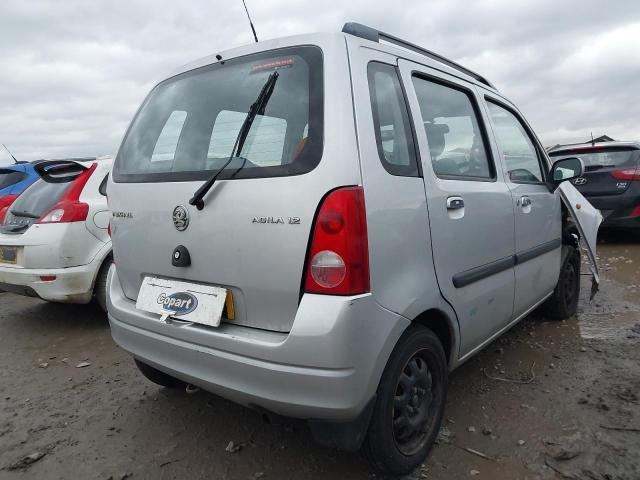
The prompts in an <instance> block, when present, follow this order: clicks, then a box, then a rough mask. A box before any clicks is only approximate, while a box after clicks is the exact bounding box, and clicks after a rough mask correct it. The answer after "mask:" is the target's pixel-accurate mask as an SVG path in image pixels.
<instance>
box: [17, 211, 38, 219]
mask: <svg viewBox="0 0 640 480" xmlns="http://www.w3.org/2000/svg"><path fill="white" fill-rule="evenodd" d="M11 215H13V216H14V217H25V218H40V215H36V214H35V213H31V212H14V211H13V210H11Z"/></svg>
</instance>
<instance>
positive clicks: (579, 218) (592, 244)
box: [558, 182, 602, 284]
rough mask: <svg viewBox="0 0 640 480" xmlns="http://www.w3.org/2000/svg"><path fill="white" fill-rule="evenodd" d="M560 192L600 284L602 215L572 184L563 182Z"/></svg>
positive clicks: (595, 277) (592, 270) (596, 280)
mask: <svg viewBox="0 0 640 480" xmlns="http://www.w3.org/2000/svg"><path fill="white" fill-rule="evenodd" d="M558 191H559V192H560V195H561V196H562V200H563V202H564V204H565V205H566V206H567V209H568V210H569V213H570V214H571V217H572V218H573V219H574V221H575V223H576V226H577V228H578V231H579V232H580V239H581V241H582V243H583V245H584V247H585V249H586V250H587V255H588V257H589V266H590V268H591V272H592V273H593V277H594V280H595V282H596V283H597V284H599V283H600V273H599V271H598V262H597V257H596V244H597V241H598V229H599V228H600V224H601V223H602V214H601V213H600V211H599V210H598V209H596V208H595V207H594V206H593V205H591V203H589V201H588V200H587V199H586V198H585V197H584V196H583V195H582V194H581V193H580V192H579V191H578V190H577V189H576V187H574V186H573V185H572V184H571V183H570V182H562V183H561V184H560V186H559V187H558Z"/></svg>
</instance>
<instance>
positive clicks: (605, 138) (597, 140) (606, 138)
mask: <svg viewBox="0 0 640 480" xmlns="http://www.w3.org/2000/svg"><path fill="white" fill-rule="evenodd" d="M602 142H615V140H614V139H613V138H611V137H610V136H609V135H600V136H599V137H595V138H594V139H593V140H592V139H590V138H589V139H587V140H586V141H584V142H578V143H565V144H560V143H557V144H555V145H553V146H552V147H546V150H547V152H550V151H551V150H554V149H556V148H558V147H567V146H570V145H584V144H585V143H602Z"/></svg>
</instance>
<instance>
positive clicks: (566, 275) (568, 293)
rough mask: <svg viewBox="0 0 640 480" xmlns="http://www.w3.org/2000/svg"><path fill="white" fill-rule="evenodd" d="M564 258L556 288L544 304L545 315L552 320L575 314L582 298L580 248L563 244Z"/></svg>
mask: <svg viewBox="0 0 640 480" xmlns="http://www.w3.org/2000/svg"><path fill="white" fill-rule="evenodd" d="M562 259H563V260H562V266H561V267H560V276H559V277H558V283H557V284H556V288H555V289H554V290H553V295H551V297H549V299H548V300H547V301H546V302H545V303H544V304H543V306H542V312H543V313H544V315H545V316H546V317H548V318H550V319H552V320H564V319H566V318H569V317H571V316H572V315H574V314H575V313H576V310H577V309H578V299H579V298H580V250H578V249H577V248H575V247H572V246H569V245H563V246H562Z"/></svg>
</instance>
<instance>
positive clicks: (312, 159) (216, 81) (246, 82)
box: [113, 46, 324, 182]
mask: <svg viewBox="0 0 640 480" xmlns="http://www.w3.org/2000/svg"><path fill="white" fill-rule="evenodd" d="M274 72H277V74H278V75H277V80H276V82H275V85H274V88H273V92H272V94H271V96H270V98H269V100H268V102H267V104H266V106H265V107H264V108H263V109H262V111H258V112H257V116H256V118H255V120H254V122H253V124H252V125H251V128H250V130H249V133H248V137H247V140H246V141H245V143H244V145H243V146H242V150H241V152H239V153H236V157H235V158H233V159H231V162H230V163H229V165H227V166H226V167H225V170H224V172H222V174H221V175H220V177H219V178H221V179H225V178H227V179H228V178H232V177H233V178H262V177H276V176H288V175H298V174H302V173H306V172H308V171H310V170H311V169H313V168H314V167H315V166H316V165H317V164H318V163H319V162H320V158H321V156H322V146H323V137H324V134H323V116H324V113H323V112H324V99H323V64H322V51H321V50H320V49H319V48H317V47H311V46H305V47H290V48H283V49H278V50H272V51H267V52H261V53H257V54H253V55H246V56H243V57H239V58H235V59H229V60H226V61H222V62H217V63H214V64H212V65H208V66H205V67H201V68H197V69H194V70H191V71H188V72H185V73H182V74H180V75H177V76H175V77H172V78H170V79H168V80H165V81H164V82H162V83H160V84H159V85H158V86H157V87H156V88H154V89H153V90H152V91H151V93H150V94H149V96H148V97H147V99H146V100H145V102H144V103H143V105H142V107H141V109H140V111H139V112H138V114H137V115H136V117H135V118H134V120H133V122H132V124H131V126H130V128H129V131H128V132H127V134H126V136H125V139H124V141H123V143H122V146H121V148H120V150H119V152H118V157H117V158H116V161H115V166H114V170H113V179H114V181H116V182H166V181H170V182H173V181H189V180H204V179H207V178H209V177H210V176H211V173H212V172H213V171H215V170H216V169H218V168H222V167H223V166H224V164H225V163H226V161H227V160H228V159H229V155H230V154H231V150H232V149H233V146H234V143H235V140H236V137H237V135H238V132H239V131H240V127H241V126H242V124H243V123H244V120H245V118H246V117H247V112H248V111H249V110H250V108H251V105H252V104H253V103H254V102H255V101H256V100H257V97H258V95H259V93H260V92H261V90H262V89H263V88H264V86H265V84H266V81H267V79H268V78H269V77H270V76H271V75H272V74H273V73H274Z"/></svg>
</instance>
